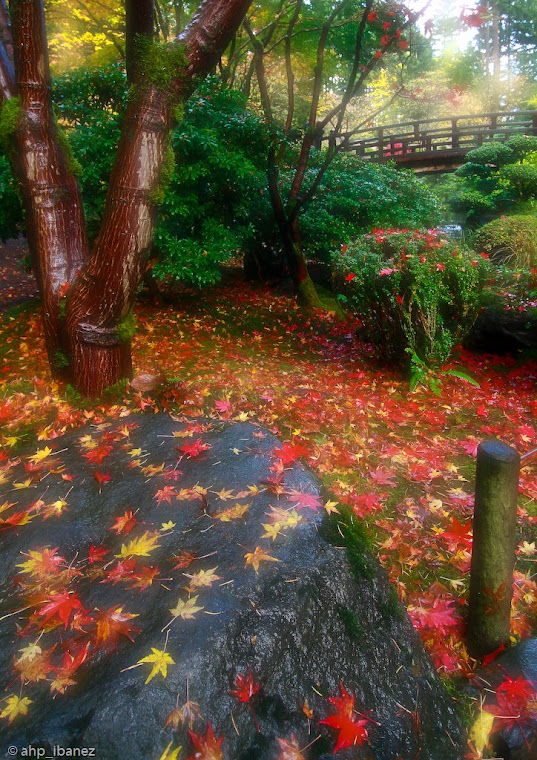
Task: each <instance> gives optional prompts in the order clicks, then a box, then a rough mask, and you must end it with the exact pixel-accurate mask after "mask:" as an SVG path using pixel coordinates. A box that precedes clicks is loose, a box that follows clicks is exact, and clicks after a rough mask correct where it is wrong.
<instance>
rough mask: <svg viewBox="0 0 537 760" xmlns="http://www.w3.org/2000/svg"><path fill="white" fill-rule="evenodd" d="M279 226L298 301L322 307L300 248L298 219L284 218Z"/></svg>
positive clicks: (310, 305) (304, 304)
mask: <svg viewBox="0 0 537 760" xmlns="http://www.w3.org/2000/svg"><path fill="white" fill-rule="evenodd" d="M279 227H280V231H281V235H282V241H283V247H284V251H285V258H286V260H287V267H288V269H289V274H290V275H291V278H292V280H293V287H294V290H295V295H296V297H297V300H298V302H299V303H300V304H302V305H303V306H307V307H315V308H322V304H321V300H320V298H319V295H318V293H317V290H316V288H315V284H314V282H313V280H312V279H311V277H310V275H309V272H308V265H307V263H306V257H305V256H304V252H303V250H302V245H301V240H300V227H299V223H298V219H297V218H296V217H295V219H294V220H293V221H291V222H290V221H289V220H287V219H286V220H284V221H282V222H281V223H280V222H279Z"/></svg>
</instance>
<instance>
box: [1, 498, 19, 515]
mask: <svg viewBox="0 0 537 760" xmlns="http://www.w3.org/2000/svg"><path fill="white" fill-rule="evenodd" d="M15 504H17V502H16V501H4V502H3V504H0V515H1V514H2V512H5V511H6V510H7V509H9V508H10V507H14V506H15Z"/></svg>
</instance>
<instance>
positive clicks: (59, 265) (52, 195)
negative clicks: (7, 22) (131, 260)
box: [10, 0, 87, 377]
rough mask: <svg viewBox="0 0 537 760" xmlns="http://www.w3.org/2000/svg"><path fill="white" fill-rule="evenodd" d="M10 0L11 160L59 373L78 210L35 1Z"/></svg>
mask: <svg viewBox="0 0 537 760" xmlns="http://www.w3.org/2000/svg"><path fill="white" fill-rule="evenodd" d="M11 5H12V13H11V15H12V23H13V38H14V43H15V45H14V47H15V71H16V92H17V95H18V99H19V102H18V105H19V109H18V116H17V127H16V129H15V131H14V134H13V136H12V138H11V143H12V150H11V151H10V153H11V163H12V166H13V168H14V171H15V175H16V176H17V178H18V180H19V187H20V189H21V195H22V200H23V204H24V208H25V211H26V226H27V230H28V244H29V248H30V252H31V255H32V259H33V263H34V271H35V272H36V278H37V284H38V287H39V292H40V295H41V303H42V313H43V325H44V332H45V343H46V348H47V353H48V358H49V362H50V366H51V370H52V374H53V376H55V377H63V376H64V375H65V369H64V365H65V364H66V360H67V357H66V355H65V354H66V345H65V330H64V329H63V320H62V318H61V308H60V303H61V300H62V297H63V294H64V290H65V289H66V287H68V285H69V283H70V282H71V281H72V279H73V278H74V277H75V275H76V273H77V272H78V271H79V270H80V269H81V267H82V265H83V263H84V261H85V259H86V258H87V241H86V232H85V224H84V211H83V206H82V199H81V197H80V193H79V190H78V185H77V182H76V179H75V177H74V176H73V174H72V171H71V168H70V166H69V162H70V158H69V156H68V155H67V153H66V151H65V150H64V149H62V148H60V146H59V144H58V139H57V130H58V127H57V126H56V124H55V122H54V117H53V114H52V105H51V96H50V74H49V68H48V54H47V46H46V31H45V24H44V15H43V12H42V4H41V2H40V0H19V2H17V3H12V4H11Z"/></svg>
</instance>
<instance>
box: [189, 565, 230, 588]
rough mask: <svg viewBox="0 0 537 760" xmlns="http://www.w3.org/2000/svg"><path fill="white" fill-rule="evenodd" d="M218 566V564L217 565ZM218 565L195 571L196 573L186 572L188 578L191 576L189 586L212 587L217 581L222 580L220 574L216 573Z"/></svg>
mask: <svg viewBox="0 0 537 760" xmlns="http://www.w3.org/2000/svg"><path fill="white" fill-rule="evenodd" d="M217 567H218V565H217ZM215 570H216V567H211V568H210V569H209V570H200V571H199V572H198V573H194V575H189V574H188V573H185V575H186V577H187V578H190V586H189V588H191V589H195V588H198V587H199V586H207V587H210V586H212V585H213V583H214V582H215V581H219V580H222V579H221V577H220V576H219V575H215V572H214V571H215Z"/></svg>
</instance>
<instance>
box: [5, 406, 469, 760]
mask: <svg viewBox="0 0 537 760" xmlns="http://www.w3.org/2000/svg"><path fill="white" fill-rule="evenodd" d="M46 447H48V449H47V448H46ZM49 450H52V452H51V453H48V451H49ZM278 450H279V451H280V454H278ZM38 451H41V452H42V454H41V455H39V454H36V452H35V449H33V450H32V451H31V452H27V453H26V455H22V456H21V457H20V461H19V462H18V463H16V462H14V463H11V464H12V465H13V466H11V467H9V466H8V467H7V469H6V471H5V478H4V483H3V485H2V486H1V489H2V490H1V495H0V504H2V502H5V503H7V504H9V505H10V506H9V507H6V508H5V509H4V511H3V512H2V514H0V518H2V520H3V522H2V523H0V526H1V527H2V528H3V530H2V532H1V534H0V539H1V542H2V551H1V553H0V578H1V579H2V580H1V585H0V618H1V620H0V674H1V680H2V689H3V690H5V692H4V693H5V695H6V696H5V697H4V698H3V701H2V702H0V711H2V710H5V709H6V707H8V706H9V705H10V704H12V705H13V704H14V702H11V703H10V702H9V701H8V700H9V698H10V697H11V696H13V695H16V697H17V698H19V699H27V700H31V701H27V702H25V703H24V704H22V705H21V703H18V704H19V705H20V706H21V714H19V715H16V716H15V717H14V718H13V721H12V723H11V724H9V723H8V720H7V718H4V719H3V720H2V721H1V723H0V726H1V728H0V754H1V755H2V756H3V755H4V753H6V752H7V748H8V746H15V747H18V748H19V753H20V750H21V749H22V748H24V747H28V746H30V745H33V746H34V747H44V748H46V749H47V750H48V751H49V752H50V750H51V748H52V747H53V746H54V745H59V746H61V747H63V748H75V747H78V748H81V747H93V748H95V756H96V757H98V758H99V759H100V760H118V758H129V760H152V758H155V760H157V759H158V758H159V757H160V756H161V754H162V753H163V752H164V750H165V748H166V747H167V746H168V744H169V743H170V742H172V741H173V744H172V748H171V750H170V751H172V750H173V749H174V748H175V747H177V746H179V745H182V747H183V750H182V752H181V755H180V757H183V758H189V757H198V755H195V751H196V750H198V751H199V750H200V747H202V749H203V744H200V742H202V739H201V738H198V739H197V741H198V744H197V745H196V738H195V741H194V743H193V742H192V738H191V737H190V736H189V733H188V729H189V728H191V729H192V731H193V732H194V734H197V735H198V737H203V741H205V740H206V739H207V736H210V734H209V735H208V734H207V730H208V727H209V723H210V724H211V725H212V728H213V730H214V734H215V736H216V737H217V738H220V737H222V738H223V740H222V743H221V745H220V750H217V751H216V754H214V757H215V758H218V757H222V758H224V759H225V760H277V758H279V756H280V753H282V751H283V750H282V744H281V743H279V742H278V739H283V740H286V739H287V740H289V741H292V735H294V736H295V738H296V746H297V747H305V746H306V745H308V744H309V743H310V742H312V741H313V740H314V739H315V738H316V737H317V736H318V735H320V737H321V738H319V739H318V740H317V741H315V742H314V743H313V744H312V745H311V746H310V747H309V748H308V749H306V750H305V752H304V757H305V758H307V760H319V759H323V760H328V758H331V757H333V753H334V747H335V746H336V743H337V741H338V731H337V730H336V729H334V728H333V727H330V726H327V725H319V721H320V720H323V719H326V718H327V717H329V716H330V715H333V714H334V713H335V711H336V706H335V705H334V703H332V704H331V703H330V702H329V701H327V698H328V697H332V698H334V697H340V696H341V694H342V693H343V692H341V691H340V689H341V684H343V686H344V688H345V689H346V692H347V693H348V694H352V695H354V698H355V702H354V707H355V709H356V710H357V711H359V712H360V713H364V714H366V715H367V716H368V718H370V719H371V720H370V721H369V722H368V724H367V727H366V728H367V732H368V737H367V741H366V742H364V744H363V745H362V746H357V745H356V746H351V747H347V748H343V749H341V750H340V751H339V752H338V755H337V756H338V757H340V758H342V760H346V759H348V758H376V760H396V758H402V759H403V760H412V759H413V758H416V757H419V758H420V760H427V759H430V760H460V758H461V757H462V755H463V754H464V751H463V749H462V746H461V733H462V732H461V727H460V725H459V722H458V719H457V717H456V714H455V711H454V708H453V705H452V703H451V701H450V699H449V698H448V696H447V695H446V693H445V692H444V690H443V688H442V686H441V684H440V681H439V679H438V677H437V675H436V673H435V671H434V668H433V667H432V665H431V663H430V660H429V658H428V656H427V655H426V653H425V651H424V649H423V646H422V644H421V642H420V640H419V638H418V636H417V634H416V632H415V631H414V629H413V627H412V625H411V623H410V621H409V619H408V617H407V615H406V613H405V612H404V610H403V608H402V607H401V606H400V605H399V603H398V602H397V601H396V599H395V598H394V592H393V589H392V588H391V586H390V584H389V582H388V580H387V576H386V574H385V572H384V571H383V570H382V569H381V568H380V566H379V565H378V563H377V562H376V560H374V559H373V558H372V557H370V556H369V555H368V556H364V558H363V562H362V563H361V564H360V562H354V563H353V566H354V572H351V568H350V566H349V561H348V555H347V554H346V550H345V548H343V547H342V542H339V541H337V540H336V541H334V539H333V537H334V535H336V536H337V535H338V534H337V520H338V519H339V518H338V516H337V515H333V514H332V515H331V516H330V517H328V516H327V512H326V510H325V505H326V502H327V496H326V494H323V492H322V489H321V488H320V484H319V482H318V480H317V479H316V478H315V476H314V475H313V474H312V473H311V472H310V471H308V470H307V469H306V468H305V467H303V466H302V464H300V463H299V462H298V460H297V459H295V458H294V457H295V455H297V454H298V452H297V451H293V449H292V447H285V446H283V447H282V444H281V443H280V442H279V441H278V440H277V439H276V438H275V437H274V436H273V435H272V434H271V433H269V432H268V431H266V430H264V429H262V428H260V427H258V426H256V425H255V424H252V423H238V424H233V423H229V424H228V423H221V422H218V423H211V422H210V421H205V422H203V421H201V422H200V421H199V420H197V421H193V422H189V421H188V420H181V421H180V420H174V419H172V418H170V417H168V416H165V415H141V416H136V417H135V416H133V417H128V418H125V419H123V420H120V421H119V422H115V423H113V424H112V425H110V426H108V427H98V428H96V427H89V428H87V429H85V430H82V431H78V432H77V433H76V434H70V435H67V436H64V437H63V438H58V439H56V440H54V441H52V442H47V443H46V444H45V443H42V444H39V449H38ZM43 452H44V453H43ZM56 452H57V453H56ZM3 464H4V465H5V464H6V463H3ZM9 464H10V463H8V465H9ZM282 464H283V466H282ZM16 484H19V485H16ZM329 508H330V506H329ZM129 510H132V515H131V514H130V512H129ZM21 515H22V517H21ZM118 518H120V519H119V521H118ZM334 519H335V520H336V523H335V525H334V524H332V529H331V530H330V529H328V528H327V525H326V523H327V521H328V520H334ZM325 535H331V536H332V543H330V542H329V541H328V540H327V539H326V538H325V537H324V536H325ZM338 543H339V546H338ZM91 547H93V548H91ZM58 558H59V559H58ZM360 567H362V568H363V573H362V574H360V570H359V568H360ZM357 568H358V569H357ZM62 595H63V596H62ZM172 611H173V612H172ZM134 615H135V616H136V617H131V616H134ZM152 648H153V649H155V650H158V651H159V652H165V653H166V655H168V656H169V658H171V659H172V660H173V663H172V662H168V665H167V669H166V670H167V673H166V677H164V674H163V673H162V672H156V674H154V676H153V677H152V678H151V679H150V680H149V676H150V675H151V672H152V667H153V664H154V662H152V661H151V660H150V661H147V662H144V663H142V664H140V665H137V663H138V662H139V661H140V660H142V659H145V658H147V657H148V656H149V657H151V656H152V655H154V654H155V652H153V649H152ZM160 656H162V655H160ZM133 666H134V667H133ZM250 672H251V674H252V678H253V681H254V682H255V684H259V689H258V690H257V691H256V692H255V693H254V694H253V696H252V698H251V700H250V702H249V703H248V702H241V701H240V699H239V698H238V697H237V696H234V695H233V694H231V693H230V692H232V691H236V690H237V685H238V682H237V677H238V676H243V677H247V676H248V674H249V673H250ZM187 697H188V699H189V700H190V701H191V702H194V703H196V704H195V705H194V706H192V705H191V707H192V708H193V711H192V712H191V713H190V714H189V712H188V710H187V711H184V714H180V713H175V714H174V716H172V719H171V721H170V722H169V723H168V725H165V724H166V722H167V720H168V718H169V716H170V714H172V713H173V711H174V710H175V709H176V708H181V707H182V706H183V705H184V704H185V702H187ZM250 706H251V708H252V709H250ZM26 711H27V714H24V712H26ZM253 713H255V716H256V720H257V722H258V725H259V731H257V729H256V724H255V719H254V715H253ZM416 716H418V717H419V720H418V719H417V717H416ZM173 718H175V720H173ZM181 718H185V720H184V722H182V720H181ZM359 718H360V716H358V714H357V713H354V714H353V716H352V719H353V720H358V719H359ZM216 746H218V745H217V744H216ZM218 752H221V755H220V754H218ZM199 756H200V757H204V755H203V754H201V755H199ZM208 756H209V757H213V755H208Z"/></svg>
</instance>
